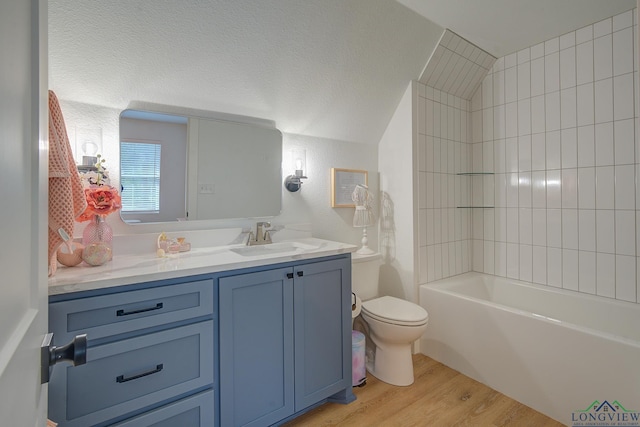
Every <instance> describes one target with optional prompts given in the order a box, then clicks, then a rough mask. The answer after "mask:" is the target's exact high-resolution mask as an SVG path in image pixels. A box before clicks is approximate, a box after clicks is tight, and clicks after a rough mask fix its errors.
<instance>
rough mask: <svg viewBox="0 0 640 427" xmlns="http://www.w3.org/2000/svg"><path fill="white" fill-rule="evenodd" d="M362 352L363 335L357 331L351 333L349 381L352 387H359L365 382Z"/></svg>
mask: <svg viewBox="0 0 640 427" xmlns="http://www.w3.org/2000/svg"><path fill="white" fill-rule="evenodd" d="M364 350H365V339H364V334H363V333H362V332H358V331H351V369H352V371H351V381H352V385H353V386H354V387H361V386H363V385H365V383H366V381H367V369H366V367H365V363H364V361H365V359H364V354H365V351H364Z"/></svg>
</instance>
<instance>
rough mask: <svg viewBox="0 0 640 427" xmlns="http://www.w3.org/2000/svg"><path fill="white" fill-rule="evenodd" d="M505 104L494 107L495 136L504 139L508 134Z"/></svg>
mask: <svg viewBox="0 0 640 427" xmlns="http://www.w3.org/2000/svg"><path fill="white" fill-rule="evenodd" d="M505 109H506V107H505V105H504V104H502V105H499V106H497V107H493V138H494V139H502V138H504V137H505V136H506V130H507V128H506V115H505V114H506V113H505Z"/></svg>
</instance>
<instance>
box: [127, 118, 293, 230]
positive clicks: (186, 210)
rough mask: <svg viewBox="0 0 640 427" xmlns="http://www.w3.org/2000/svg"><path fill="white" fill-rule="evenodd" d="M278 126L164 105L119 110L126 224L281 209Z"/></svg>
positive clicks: (261, 214)
mask: <svg viewBox="0 0 640 427" xmlns="http://www.w3.org/2000/svg"><path fill="white" fill-rule="evenodd" d="M281 166H282V134H281V133H280V131H279V130H278V129H276V128H275V127H271V126H267V125H264V126H263V125H260V124H254V123H243V122H238V121H232V120H218V119H211V118H203V117H196V116H185V115H176V114H167V113H164V112H162V113H161V112H153V111H142V110H125V111H123V112H122V114H121V115H120V184H121V190H122V204H123V207H122V209H121V211H120V216H121V217H122V220H123V221H124V222H126V223H128V224H137V223H148V222H169V221H193V220H211V219H231V218H256V217H269V216H276V215H279V214H280V210H281V198H282V182H281V181H282V172H281Z"/></svg>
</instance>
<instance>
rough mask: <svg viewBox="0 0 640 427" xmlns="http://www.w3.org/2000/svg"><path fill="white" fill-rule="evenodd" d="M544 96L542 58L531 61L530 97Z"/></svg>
mask: <svg viewBox="0 0 640 427" xmlns="http://www.w3.org/2000/svg"><path fill="white" fill-rule="evenodd" d="M538 95H544V57H541V58H537V59H534V60H533V61H531V96H538Z"/></svg>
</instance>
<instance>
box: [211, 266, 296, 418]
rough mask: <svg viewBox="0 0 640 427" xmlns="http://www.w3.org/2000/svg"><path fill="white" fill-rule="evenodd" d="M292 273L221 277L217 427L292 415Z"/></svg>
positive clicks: (284, 270) (277, 270) (276, 271)
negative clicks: (218, 424) (218, 409)
mask: <svg viewBox="0 0 640 427" xmlns="http://www.w3.org/2000/svg"><path fill="white" fill-rule="evenodd" d="M292 272H293V269H292V268H279V269H274V270H267V271H263V272H257V273H247V274H240V275H236V276H231V277H223V278H221V279H220V282H219V303H220V310H219V316H220V425H221V426H225V427H227V426H240V425H247V426H266V425H271V424H273V423H276V422H278V421H279V420H281V419H283V418H286V417H288V416H289V415H291V414H293V412H294V392H293V369H294V360H293V279H292Z"/></svg>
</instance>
